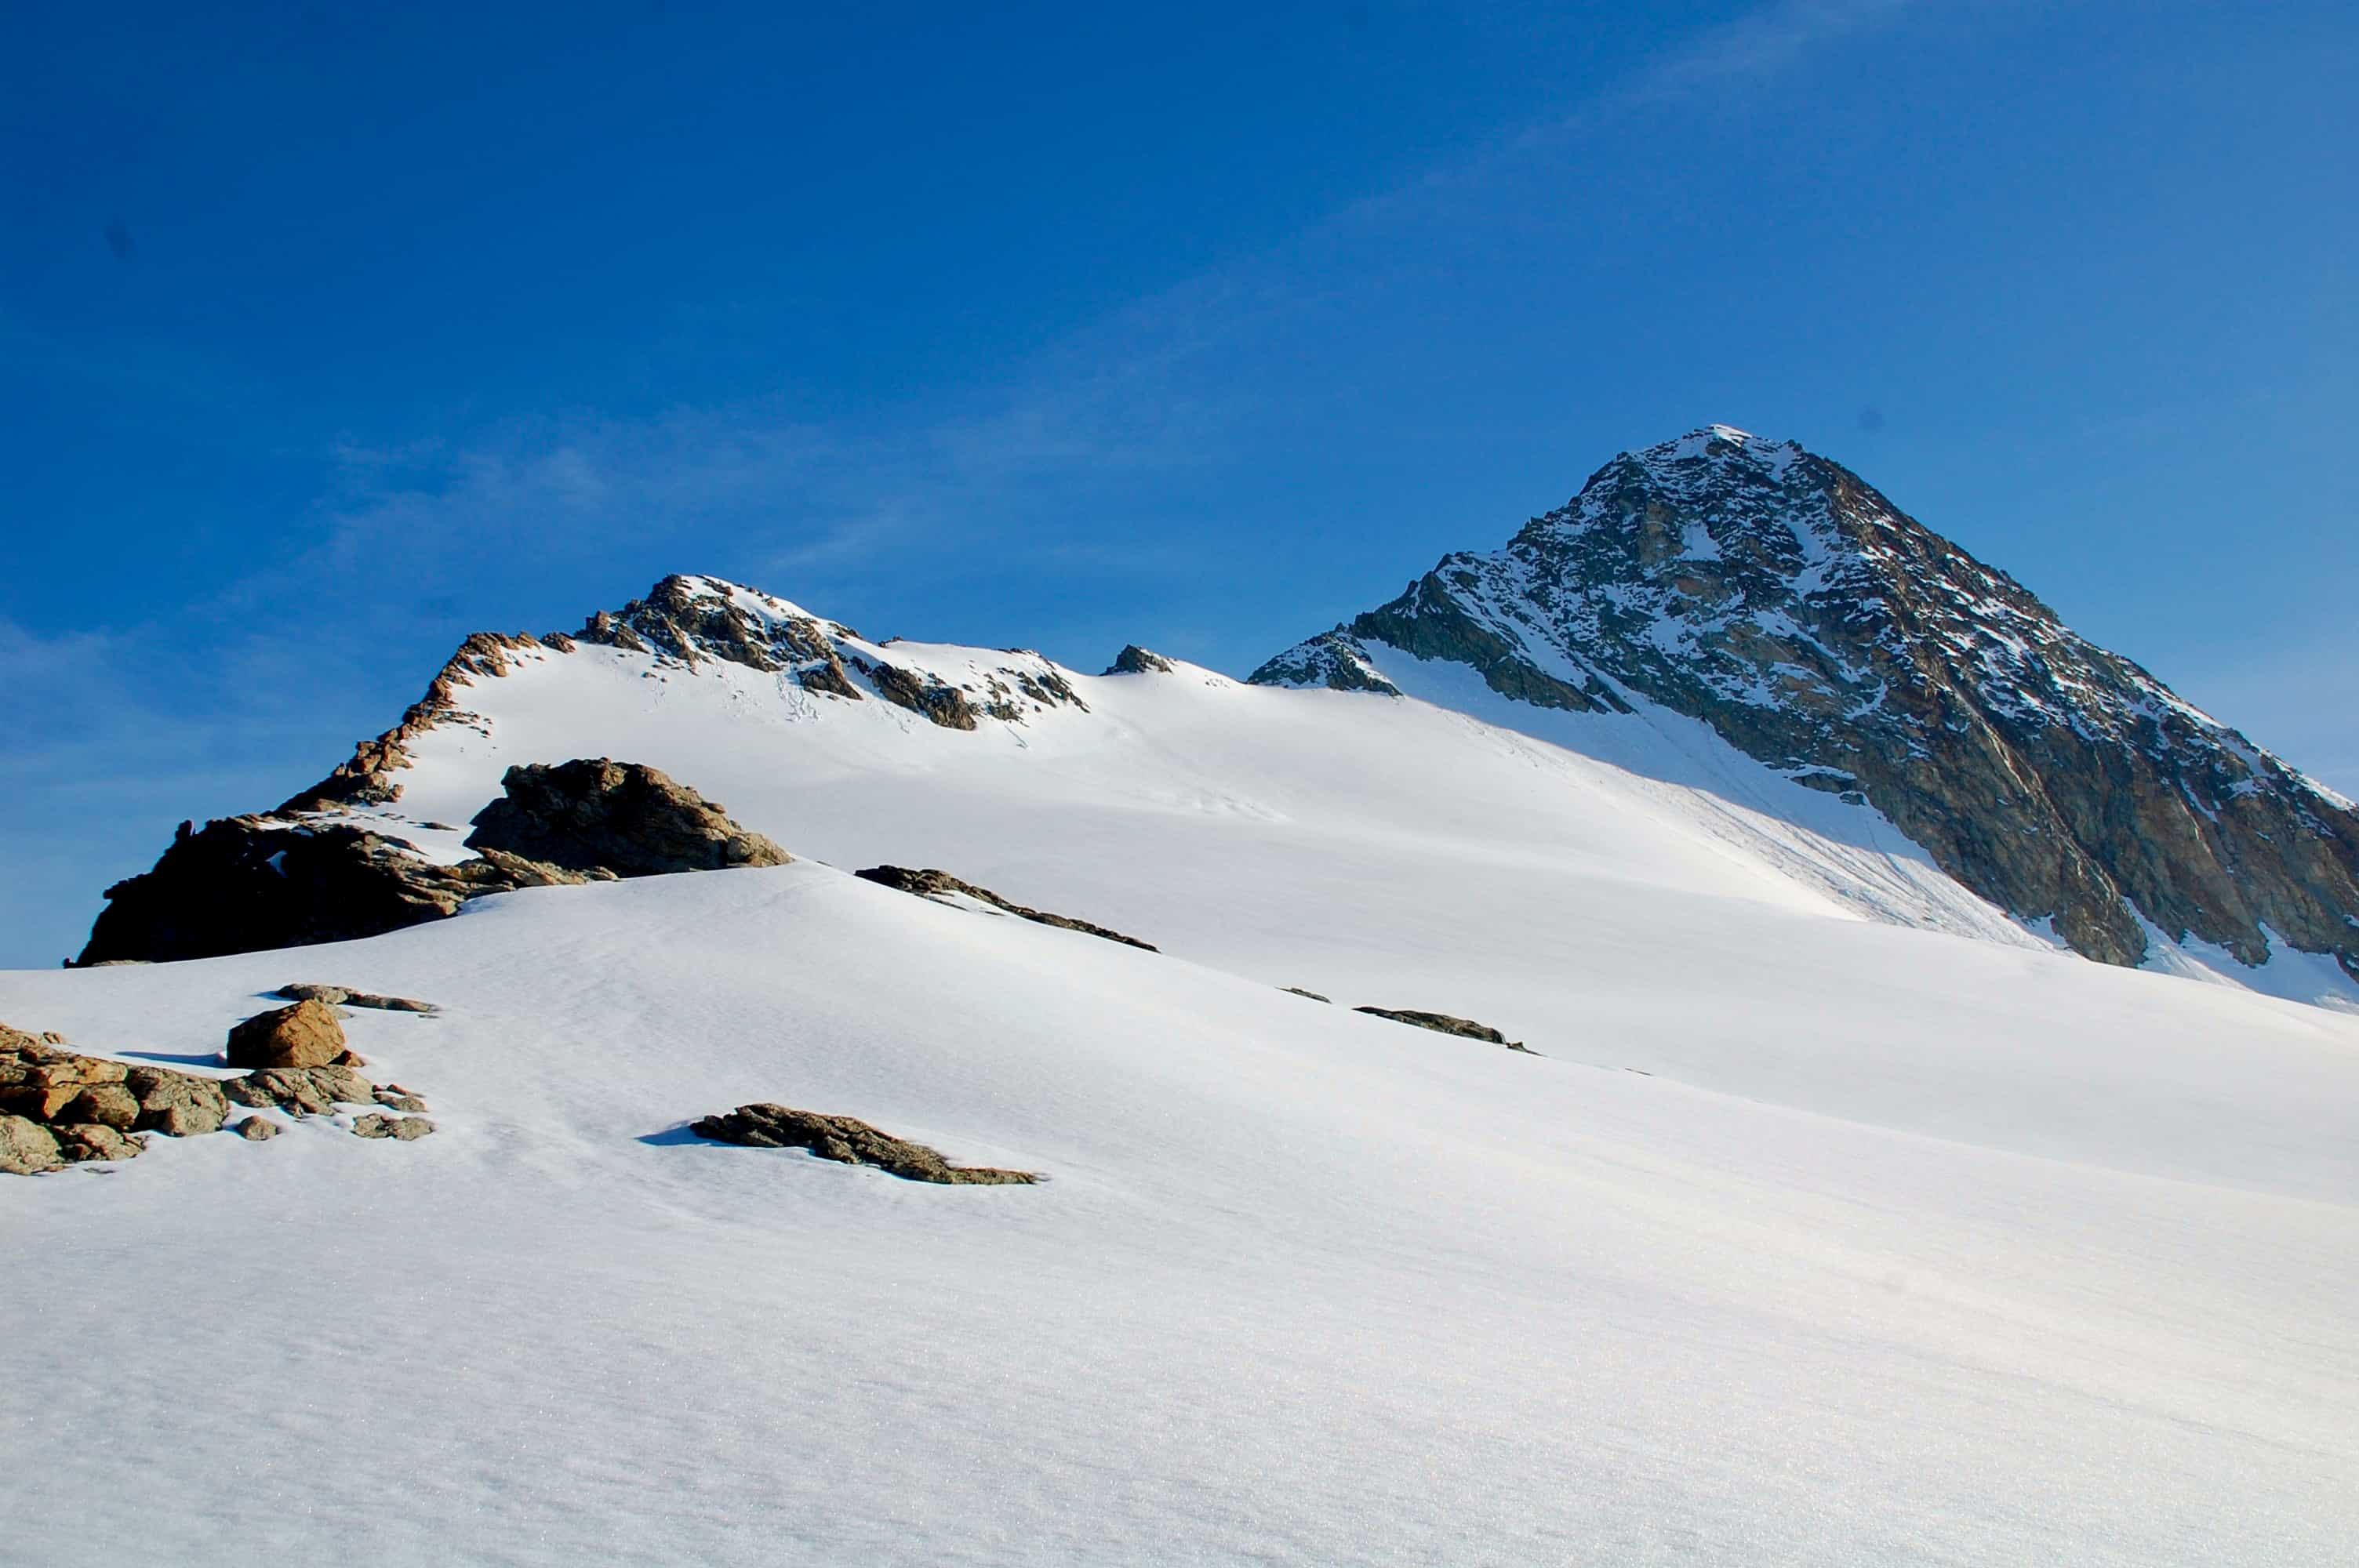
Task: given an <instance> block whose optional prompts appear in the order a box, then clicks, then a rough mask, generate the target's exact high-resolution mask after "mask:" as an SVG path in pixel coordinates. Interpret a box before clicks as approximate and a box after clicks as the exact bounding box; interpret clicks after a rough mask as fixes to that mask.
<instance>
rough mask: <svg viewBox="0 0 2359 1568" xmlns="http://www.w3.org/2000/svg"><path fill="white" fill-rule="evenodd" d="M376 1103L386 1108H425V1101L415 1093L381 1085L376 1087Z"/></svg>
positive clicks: (421, 1109)
mask: <svg viewBox="0 0 2359 1568" xmlns="http://www.w3.org/2000/svg"><path fill="white" fill-rule="evenodd" d="M376 1103H377V1104H379V1105H381V1106H383V1107H385V1108H386V1109H387V1110H409V1111H423V1110H424V1109H425V1108H426V1102H425V1101H424V1100H422V1099H419V1098H418V1097H417V1096H416V1095H413V1094H405V1093H403V1092H402V1091H401V1090H399V1089H397V1088H393V1087H379V1088H378V1090H377V1091H376Z"/></svg>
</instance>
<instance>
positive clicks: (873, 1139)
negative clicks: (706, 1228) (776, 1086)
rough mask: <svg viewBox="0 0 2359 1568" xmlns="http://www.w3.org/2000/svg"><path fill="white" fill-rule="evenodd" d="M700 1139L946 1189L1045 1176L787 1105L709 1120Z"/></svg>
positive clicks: (699, 1129)
mask: <svg viewBox="0 0 2359 1568" xmlns="http://www.w3.org/2000/svg"><path fill="white" fill-rule="evenodd" d="M690 1131H692V1132H694V1133H695V1134H696V1135H697V1136H698V1137H700V1138H711V1139H714V1140H717V1141H720V1142H723V1143H742V1144H745V1145H746V1146H747V1147H749V1148H755V1149H808V1150H810V1152H812V1153H814V1154H816V1155H818V1156H819V1157H820V1158H821V1159H822V1160H834V1161H837V1162H840V1163H843V1164H846V1165H874V1166H875V1167H876V1168H877V1169H878V1170H881V1171H884V1172H886V1173H888V1174H891V1175H896V1176H899V1177H901V1178H902V1179H904V1180H905V1181H911V1182H934V1183H939V1184H942V1185H945V1186H1022V1185H1027V1184H1031V1183H1033V1182H1037V1181H1038V1180H1039V1179H1040V1178H1039V1177H1038V1176H1037V1175H1035V1174H1034V1173H1031V1172H1029V1171H997V1170H993V1169H990V1168H989V1167H987V1166H967V1165H953V1164H951V1163H950V1162H948V1161H946V1160H944V1159H943V1158H942V1157H941V1155H940V1154H939V1153H937V1152H934V1151H933V1150H931V1149H929V1148H927V1147H926V1146H925V1145H924V1144H922V1143H912V1142H910V1141H908V1139H906V1138H896V1137H894V1136H893V1135H892V1134H891V1133H889V1132H880V1131H878V1130H876V1129H875V1128H874V1127H871V1126H869V1125H868V1123H866V1122H864V1121H860V1120H856V1119H853V1118H852V1117H849V1116H824V1115H821V1113H819V1112H817V1111H810V1110H797V1109H795V1108H792V1107H791V1106H783V1105H769V1104H763V1105H741V1106H739V1107H738V1108H736V1109H735V1110H734V1111H731V1112H730V1113H729V1114H727V1115H725V1116H708V1117H706V1118H705V1119H703V1120H701V1121H699V1122H697V1123H695V1124H694V1125H693V1126H692V1127H691V1128H690Z"/></svg>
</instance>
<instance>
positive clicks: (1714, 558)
mask: <svg viewBox="0 0 2359 1568" xmlns="http://www.w3.org/2000/svg"><path fill="white" fill-rule="evenodd" d="M1387 651H1393V652H1395V653H1396V654H1411V655H1414V656H1416V657H1418V658H1421V659H1445V660H1451V661H1454V662H1457V663H1461V664H1464V665H1471V666H1473V668H1474V669H1476V670H1477V671H1479V672H1481V674H1482V676H1483V677H1484V680H1485V681H1486V682H1487V683H1488V684H1489V685H1490V686H1491V687H1492V688H1493V689H1494V690H1495V691H1498V692H1500V693H1502V694H1503V695H1505V696H1506V697H1513V698H1516V699H1517V700H1520V701H1525V702H1530V703H1535V704H1538V705H1540V706H1543V707H1551V708H1572V709H1580V710H1593V709H1605V710H1624V709H1627V708H1630V707H1631V706H1632V705H1633V702H1634V701H1635V700H1636V699H1639V698H1643V699H1645V700H1647V701H1650V702H1653V703H1657V704H1659V705H1660V706H1662V707H1664V708H1669V709H1671V710H1673V711H1675V712H1678V713H1681V714H1685V715H1689V716H1690V717H1693V718H1696V719H1702V720H1704V721H1705V722H1707V723H1709V724H1711V725H1712V728H1713V729H1714V730H1718V731H1719V733H1720V734H1721V735H1722V736H1723V738H1725V739H1726V740H1727V741H1729V742H1730V743H1731V744H1733V745H1734V746H1736V747H1738V748H1739V749H1741V750H1743V751H1744V752H1746V753H1748V754H1749V755H1751V756H1753V757H1755V758H1756V759H1758V760H1759V761H1761V762H1766V763H1767V764H1769V765H1770V766H1772V767H1776V768H1778V769H1781V770H1785V771H1787V772H1788V773H1790V774H1791V775H1792V776H1793V777H1795V778H1796V779H1797V780H1799V782H1801V783H1804V784H1811V785H1813V786H1815V787H1819V788H1822V789H1828V790H1832V791H1836V792H1839V793H1842V794H1843V795H1847V796H1851V797H1853V798H1860V799H1864V800H1866V801H1867V802H1869V803H1870V804H1872V805H1874V806H1875V807H1876V808H1877V809H1879V810H1880V811H1882V812H1883V813H1884V814H1885V815H1886V816H1889V817H1890V818H1891V819H1892V820H1893V822H1894V823H1896V824H1897V826H1898V827H1900V829H1901V830H1902V831H1903V832H1905V833H1907V834H1908V836H1909V837H1910V838H1913V839H1915V840H1916V841H1917V842H1918V843H1919V844H1921V845H1922V846H1924V847H1925V849H1927V850H1928V851H1930V853H1931V854H1932V856H1933V857H1934V859H1935V860H1937V861H1938V862H1939V863H1940V865H1941V867H1942V868H1943V869H1944V870H1945V871H1948V872H1949V873H1950V874H1951V875H1952V876H1954V877H1956V878H1957V879H1958V880H1959V881H1962V882H1963V883H1964V884H1965V885H1966V886H1968V887H1970V888H1972V889H1973V890H1974V891H1975V892H1978V893H1980V894H1982V895H1983V896H1984V897H1985V898H1988V899H1990V900H1991V901H1992V902H1994V903H1997V904H1999V905H2001V906H2002V907H2004V908H2006V909H2007V910H2009V911H2010V912H2012V913H2014V914H2017V915H2019V916H2021V917H2023V918H2025V919H2029V920H2038V919H2043V918H2052V919H2053V921H2054V923H2055V929H2056V931H2057V933H2058V934H2059V935H2061V936H2062V937H2063V938H2064V939H2065V940H2066V941H2067V942H2069V943H2071V946H2073V947H2074V948H2075V949H2076V950H2078V951H2079V952H2081V953H2082V954H2085V955H2086V956H2088V957H2092V958H2096V959H2101V960H2103V961H2104V962H2107V963H2114V964H2135V963H2136V962H2138V961H2139V960H2140V959H2141V958H2142V957H2145V955H2146V952H2147V935H2146V932H2145V930H2144V928H2143V927H2142V926H2141V925H2140V924H2139V921H2138V916H2139V915H2141V914H2143V915H2144V916H2145V917H2146V919H2147V920H2148V921H2150V922H2152V923H2153V924H2154V925H2156V926H2158V927H2159V928H2160V929H2161V930H2163V931H2164V932H2166V933H2168V934H2169V935H2170V936H2172V937H2173V938H2174V939H2179V938H2183V937H2185V936H2188V935H2194V936H2195V937H2197V938H2200V939H2201V940H2202V941H2205V942H2209V943H2213V944H2216V945H2218V946H2223V947H2225V948H2227V949H2228V950H2230V951H2231V952H2233V953H2234V954H2235V955H2236V957H2239V958H2241V959H2243V960H2245V962H2247V963H2259V962H2263V961H2265V960H2266V959H2267V955H2268V951H2269V945H2268V939H2267V935H2265V933H2264V930H2263V927H2265V926H2266V927H2267V929H2268V930H2269V931H2273V932H2275V933H2276V934H2277V936H2278V937H2279V938H2281V939H2282V940H2283V941H2284V942H2285V943H2288V944H2290V945H2291V946H2294V947H2297V948H2299V949H2301V950H2303V951H2307V952H2313V953H2332V954H2334V955H2336V956H2337V957H2338V958H2339V959H2340V960H2341V962H2342V964H2343V968H2345V969H2346V970H2348V971H2350V972H2351V973H2352V974H2353V975H2354V978H2359V814H2355V813H2354V811H2353V809H2352V807H2351V806H2350V804H2349V803H2348V802H2345V801H2342V800H2340V799H2339V798H2337V797H2336V796H2334V795H2332V794H2330V793H2329V792H2327V791H2325V790H2323V789H2322V788H2321V787H2320V786H2319V785H2317V784H2314V783H2312V782H2311V781H2310V780H2308V779H2306V778H2304V777H2303V776H2302V775H2300V774H2299V773H2296V772H2294V771H2293V770H2292V769H2290V768H2288V767H2287V766H2286V765H2285V764H2284V763H2282V762H2279V761H2278V760H2277V758H2275V757H2273V756H2270V755H2269V754H2268V753H2267V752H2264V751H2262V750H2260V749H2259V748H2258V747H2256V746H2255V745H2253V744H2252V743H2251V742H2250V741H2246V740H2245V738H2244V737H2243V736H2242V735H2240V734H2238V733H2237V732H2236V731H2235V730H2231V729H2228V728H2227V727H2225V726H2224V725H2222V724H2220V723H2218V722H2216V721H2214V720H2213V719H2211V718H2209V717H2208V716H2206V715H2205V714H2203V713H2201V712H2200V711H2198V710H2197V709H2195V708H2192V707H2190V706H2189V705H2188V704H2187V703H2185V702H2183V701H2181V700H2180V698H2179V697H2176V696H2174V695H2173V694H2172V693H2171V691H2170V690H2169V688H2168V687H2165V686H2164V685H2163V684H2162V683H2161V682H2160V681H2158V680H2157V679H2155V678H2154V676H2150V675H2148V674H2147V672H2146V671H2145V670H2143V669H2140V668H2139V667H2138V666H2137V665H2135V664H2132V663H2131V662H2130V661H2129V660H2127V659H2125V658H2122V657H2120V656H2118V655H2116V654H2111V653H2108V652H2106V651H2105V650H2104V649H2103V648H2100V647H2097V646H2096V645H2095V644H2093V643H2089V642H2087V641H2086V640H2084V639H2083V638H2082V637H2079V636H2077V635H2075V634H2074V633H2072V632H2071V630H2070V629H2069V628H2067V627H2066V626H2064V625H2063V624H2062V623H2061V622H2059V621H2058V620H2057V618H2056V616H2055V614H2054V612H2053V611H2050V610H2049V608H2048V607H2047V606H2046V605H2045V604H2042V603H2041V602H2040V601H2039V600H2038V599H2037V598H2035V597H2034V596H2033V595H2032V594H2031V592H2030V591H2029V590H2028V589H2025V588H2024V587H2023V586H2022V585H2021V584H2019V583H2017V582H2016V581H2015V580H2014V579H2012V578H2010V577H2008V576H2007V575H2006V573H2004V572H2001V571H1998V570H1996V569H1995V568H1990V567H1986V566H1984V565H1983V564H1982V563H1981V562H1980V561H1977V560H1975V559H1974V558H1973V557H1971V556H1969V555H1967V554H1966V553H1965V552H1964V551H1962V550H1961V549H1959V548H1958V547H1957V546H1955V545H1953V544H1951V543H1950V541H1948V540H1946V539H1944V538H1942V537H1941V536H1940V535H1938V534H1935V533H1933V532H1932V531H1931V530H1930V529H1928V528H1926V527H1925V526H1924V525H1923V524H1919V523H1918V522H1917V521H1916V520H1915V519H1913V518H1911V517H1909V516H1908V514H1905V513H1903V512H1901V511H1900V510H1899V508H1897V507H1896V506H1894V505H1893V504H1892V503H1890V502H1889V501H1887V500H1886V499H1885V498H1884V497H1883V496H1882V495H1881V494H1879V493H1877V492H1876V491H1875V489H1874V488H1873V487H1872V486H1870V485H1869V484H1867V483H1866V481H1864V480H1862V479H1861V478H1860V477H1859V476H1858V475H1856V474H1854V473H1853V472H1851V471H1850V470H1848V469H1845V468H1843V466H1842V465H1840V464H1838V463H1834V462H1832V461H1830V460H1827V459H1824V458H1821V457H1818V456H1815V455H1813V454H1811V453H1810V452H1806V451H1804V450H1802V449H1800V448H1799V447H1798V446H1795V445H1793V444H1792V443H1790V442H1773V441H1767V440H1763V439H1760V438H1756V437H1751V436H1747V435H1745V434H1744V433H1743V432H1741V431H1734V430H1730V429H1727V428H1726V427H1719V426H1715V427H1712V428H1711V429H1708V430H1701V431H1698V432H1696V433H1695V434H1693V435H1690V436H1687V437H1685V438H1681V439H1680V440H1677V441H1669V442H1666V443H1664V444H1663V445H1661V446H1658V447H1651V448H1648V449H1647V450H1645V451H1643V452H1629V453H1625V454H1623V455H1622V456H1621V457H1619V458H1616V459H1615V460H1614V461H1613V462H1611V463H1608V464H1607V465H1606V466H1605V467H1604V468H1603V469H1601V470H1598V472H1597V473H1596V474H1595V475H1594V476H1593V477H1592V478H1591V480H1590V481H1589V482H1588V484H1587V485H1585V486H1583V487H1582V492H1581V493H1580V494H1579V495H1578V496H1577V497H1575V498H1574V499H1573V500H1572V501H1571V503H1568V504H1567V505H1565V506H1564V507H1562V508H1560V509H1559V510H1558V511H1555V512H1551V513H1549V514H1547V515H1546V516H1544V517H1536V518H1534V519H1532V520H1531V521H1530V522H1529V523H1528V524H1526V525H1525V527H1524V528H1523V530H1522V531H1521V532H1519V533H1518V534H1517V535H1516V536H1515V538H1514V539H1512V540H1511V541H1509V543H1508V544H1507V546H1506V548H1505V549H1503V550H1500V551H1497V552H1495V553H1494V554H1489V555H1476V554H1465V555H1454V556H1450V557H1445V558H1444V559H1443V560H1442V561H1441V562H1440V565H1438V566H1437V567H1435V568H1434V569H1433V570H1432V571H1430V572H1428V573H1427V574H1426V575H1425V576H1424V577H1423V578H1420V579H1418V580H1417V581H1416V582H1414V583H1412V584H1410V585H1409V588H1408V591H1407V592H1406V593H1404V594H1402V595H1401V596H1400V597H1399V598H1398V599H1397V600H1393V601H1392V602H1391V603H1389V604H1386V605H1384V606H1382V607H1380V608H1378V609H1376V610H1374V611H1369V612H1368V613H1366V614H1364V615H1361V616H1359V617H1357V618H1356V619H1354V620H1353V621H1352V622H1348V623H1347V624H1345V625H1343V626H1339V627H1337V628H1336V629H1335V630H1334V631H1333V632H1331V633H1323V634H1321V636H1318V637H1314V638H1312V639H1310V641H1308V642H1305V643H1299V644H1298V645H1297V646H1295V647H1294V648H1291V649H1288V651H1287V652H1285V653H1283V654H1279V655H1278V656H1277V657H1276V658H1274V659H1272V660H1270V661H1269V662H1268V663H1267V664H1266V665H1263V666H1262V667H1261V668H1260V669H1259V670H1257V671H1256V672H1255V673H1254V675H1253V676H1252V678H1253V679H1254V680H1255V681H1256V682H1259V683H1262V684H1265V685H1281V686H1329V687H1338V688H1341V689H1346V690H1364V691H1376V692H1392V691H1394V689H1395V688H1394V687H1393V686H1392V684H1391V683H1390V682H1389V681H1387V680H1386V678H1385V677H1384V676H1383V674H1382V667H1383V665H1384V662H1385V655H1386V653H1387Z"/></svg>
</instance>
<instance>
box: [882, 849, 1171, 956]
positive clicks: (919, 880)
mask: <svg viewBox="0 0 2359 1568" xmlns="http://www.w3.org/2000/svg"><path fill="white" fill-rule="evenodd" d="M852 874H853V876H855V877H858V878H860V879H861V880H862V881H872V882H875V883H878V884H879V885H881V886H884V887H888V888H896V889H898V890H899V891H900V892H906V893H915V894H916V895H917V896H918V897H919V898H930V899H934V900H937V901H941V900H946V899H948V898H951V897H954V896H956V895H958V894H962V893H963V894H964V895H965V896H967V897H968V898H971V899H974V900H976V901H977V902H978V903H987V904H989V905H991V907H992V908H994V909H996V910H1001V911H1003V912H1005V913H1006V914H1013V915H1016V916H1017V917H1019V918H1021V919H1025V920H1029V921H1033V922H1035V923H1037V924H1038V925H1055V926H1059V927H1061V928H1062V929H1064V930H1067V931H1082V932H1086V933H1088V934H1089V935H1092V936H1103V937H1104V938H1105V939H1106V940H1107V941H1109V942H1120V943H1122V944H1123V945H1124V946H1129V947H1139V948H1143V949H1145V950H1146V951H1147V952H1149V953H1153V952H1157V951H1158V948H1157V947H1156V946H1155V945H1154V944H1152V943H1149V942H1141V941H1140V940H1139V939H1138V938H1137V937H1136V936H1125V935H1123V934H1122V933H1121V932H1119V931H1109V930H1107V929H1106V928H1105V927H1104V926H1103V925H1091V924H1090V923H1089V922H1088V921H1086V920H1074V919H1072V918H1071V917H1069V916H1067V915H1062V914H1049V913H1048V912H1047V911H1046V910H1039V909H1027V908H1025V907H1024V905H1022V904H1020V903H1009V902H1008V901H1007V900H1006V899H1004V898H1002V897H1000V896H999V895H998V894H997V893H995V892H992V891H991V890H990V889H989V888H979V887H977V886H975V885H974V884H973V882H968V881H960V880H959V879H958V878H956V877H954V876H952V875H951V874H950V873H949V872H948V871H935V870H933V869H932V868H930V867H929V868H928V869H926V870H925V871H911V870H910V869H909V868H908V867H907V866H871V867H869V868H868V869H867V870H866V871H854V872H853V873H852Z"/></svg>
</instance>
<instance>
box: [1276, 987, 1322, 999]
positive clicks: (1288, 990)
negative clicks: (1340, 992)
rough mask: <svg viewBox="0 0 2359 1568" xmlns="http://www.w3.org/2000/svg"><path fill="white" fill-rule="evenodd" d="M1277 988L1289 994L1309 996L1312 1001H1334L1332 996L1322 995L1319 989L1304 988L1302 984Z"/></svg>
mask: <svg viewBox="0 0 2359 1568" xmlns="http://www.w3.org/2000/svg"><path fill="white" fill-rule="evenodd" d="M1277 989H1280V990H1282V991H1284V992H1285V993H1286V994H1287V995H1288V996H1307V997H1309V998H1310V1000H1312V1001H1326V1002H1332V1000H1334V999H1333V998H1332V997H1323V996H1321V995H1320V994H1319V993H1318V992H1317V991H1307V990H1304V989H1302V988H1301V987H1300V986H1280V987H1278V988H1277Z"/></svg>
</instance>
